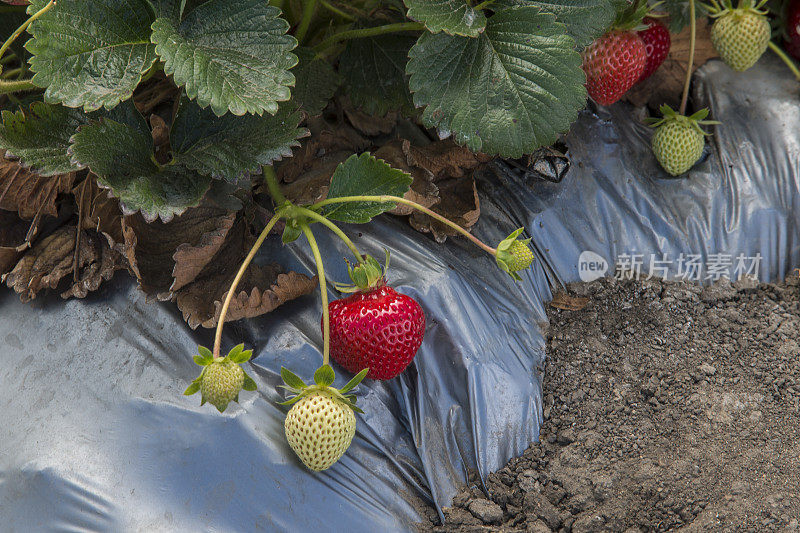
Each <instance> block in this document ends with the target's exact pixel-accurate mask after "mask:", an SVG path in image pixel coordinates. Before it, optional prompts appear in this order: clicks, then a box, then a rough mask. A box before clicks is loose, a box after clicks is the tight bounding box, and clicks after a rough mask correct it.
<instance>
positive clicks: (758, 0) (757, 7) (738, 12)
mask: <svg viewBox="0 0 800 533" xmlns="http://www.w3.org/2000/svg"><path fill="white" fill-rule="evenodd" d="M710 1H711V3H710V4H706V5H705V7H706V9H707V10H708V16H709V17H711V18H719V17H724V16H725V15H733V16H735V17H740V16H742V15H746V14H755V15H760V16H766V15H767V14H768V13H769V12H768V11H767V10H766V9H762V8H763V7H764V6H765V5H766V3H767V1H768V0H739V7H733V0H710Z"/></svg>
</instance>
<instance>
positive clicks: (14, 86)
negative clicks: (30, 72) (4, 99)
mask: <svg viewBox="0 0 800 533" xmlns="http://www.w3.org/2000/svg"><path fill="white" fill-rule="evenodd" d="M38 88H39V87H37V86H36V85H34V84H33V82H31V80H14V81H5V80H0V94H9V93H21V92H23V91H34V90H36V89H38Z"/></svg>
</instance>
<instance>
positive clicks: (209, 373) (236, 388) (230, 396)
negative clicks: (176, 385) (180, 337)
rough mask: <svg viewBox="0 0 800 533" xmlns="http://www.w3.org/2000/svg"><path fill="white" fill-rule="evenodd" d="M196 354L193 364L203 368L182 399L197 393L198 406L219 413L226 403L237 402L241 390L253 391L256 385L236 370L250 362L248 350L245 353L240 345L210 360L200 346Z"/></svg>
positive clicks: (208, 354)
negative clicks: (198, 397) (198, 394)
mask: <svg viewBox="0 0 800 533" xmlns="http://www.w3.org/2000/svg"><path fill="white" fill-rule="evenodd" d="M198 351H199V352H200V354H199V355H195V356H194V362H195V363H197V364H198V365H200V366H201V367H203V371H202V372H200V375H199V376H197V378H196V379H195V380H194V381H192V384H191V385H189V387H188V388H187V389H186V390H185V391H184V394H185V395H186V396H191V395H192V394H194V393H196V392H197V391H200V396H201V400H200V405H203V404H205V403H206V402H208V403H210V404H211V405H213V406H214V407H216V408H217V409H218V410H219V412H220V413H221V412H223V411H224V410H225V409H226V408H227V407H228V404H229V403H230V402H238V401H239V393H240V392H241V391H242V389H244V390H247V391H254V390H256V382H255V381H253V379H252V378H251V377H250V376H248V375H247V373H246V372H245V371H244V370H243V369H242V367H241V366H240V365H241V363H244V362H246V361H249V360H250V357H252V355H253V351H252V350H245V349H244V345H243V344H240V345H238V346H235V347H234V348H233V349H232V350H231V351H230V353H228V355H226V356H225V357H214V356H213V355H212V353H211V351H210V350H209V349H208V348H204V347H203V346H200V347H198Z"/></svg>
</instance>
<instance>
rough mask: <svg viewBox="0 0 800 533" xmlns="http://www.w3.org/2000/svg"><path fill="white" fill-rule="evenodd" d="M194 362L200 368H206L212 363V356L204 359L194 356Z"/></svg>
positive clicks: (200, 356)
mask: <svg viewBox="0 0 800 533" xmlns="http://www.w3.org/2000/svg"><path fill="white" fill-rule="evenodd" d="M194 362H195V363H197V364H198V365H200V366H208V365H210V364H211V363H213V362H214V357H213V356H211V357H204V356H202V355H195V356H194Z"/></svg>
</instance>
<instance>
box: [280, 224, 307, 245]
mask: <svg viewBox="0 0 800 533" xmlns="http://www.w3.org/2000/svg"><path fill="white" fill-rule="evenodd" d="M302 234H303V230H302V229H301V228H300V226H298V225H297V223H296V221H295V220H287V221H286V227H285V228H283V236H281V241H283V244H289V243H290V242H294V241H296V240H297V239H299V238H300V235H302Z"/></svg>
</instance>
